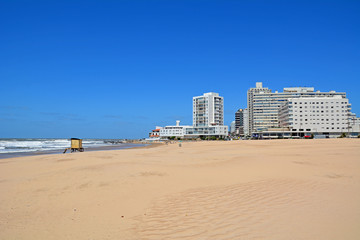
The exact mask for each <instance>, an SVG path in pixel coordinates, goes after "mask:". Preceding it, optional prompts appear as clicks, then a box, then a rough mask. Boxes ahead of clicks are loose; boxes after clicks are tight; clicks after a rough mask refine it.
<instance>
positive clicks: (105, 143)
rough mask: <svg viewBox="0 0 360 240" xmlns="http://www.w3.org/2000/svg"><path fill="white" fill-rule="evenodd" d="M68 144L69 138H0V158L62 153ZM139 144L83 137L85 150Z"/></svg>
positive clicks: (119, 147) (121, 147)
mask: <svg viewBox="0 0 360 240" xmlns="http://www.w3.org/2000/svg"><path fill="white" fill-rule="evenodd" d="M70 145H71V144H70V139H64V138H51V139H49V138H0V158H8V157H18V156H29V155H38V154H54V153H63V151H64V150H65V148H68V147H70ZM139 146H144V144H131V143H123V142H122V141H121V140H114V139H83V148H84V149H85V151H96V150H110V149H123V148H132V147H139ZM68 152H70V151H68Z"/></svg>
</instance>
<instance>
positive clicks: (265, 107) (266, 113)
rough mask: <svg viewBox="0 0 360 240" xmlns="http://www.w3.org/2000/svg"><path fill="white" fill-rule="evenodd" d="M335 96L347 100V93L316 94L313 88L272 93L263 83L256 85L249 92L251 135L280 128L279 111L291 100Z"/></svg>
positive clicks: (298, 88)
mask: <svg viewBox="0 0 360 240" xmlns="http://www.w3.org/2000/svg"><path fill="white" fill-rule="evenodd" d="M334 96H339V97H341V98H346V94H345V93H341V92H339V93H338V92H335V91H330V92H320V91H316V92H315V91H314V88H312V87H294V88H284V90H283V92H277V91H275V92H274V93H272V92H271V90H270V89H268V88H263V87H262V84H261V83H256V88H250V89H249V91H248V110H249V126H248V131H249V134H250V135H252V134H253V133H254V132H261V131H266V130H267V129H270V128H279V127H280V125H279V110H280V107H281V106H282V105H283V104H284V103H285V102H286V101H287V100H288V99H289V98H292V99H294V98H314V97H334Z"/></svg>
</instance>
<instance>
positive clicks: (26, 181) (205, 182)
mask: <svg viewBox="0 0 360 240" xmlns="http://www.w3.org/2000/svg"><path fill="white" fill-rule="evenodd" d="M0 239H7V240H10V239H17V240H18V239H37V240H38V239H154V240H155V239H156V240H159V239H277V240H279V239H284V240H285V239H286V240H288V239H307V240H308V239H317V240H319V239H320V240H321V239H324V240H329V239H339V240H340V239H341V240H344V239H349V240H350V239H351V240H353V239H360V139H323V140H271V141H228V142H221V141H214V142H189V143H187V142H183V143H182V147H179V146H178V144H169V145H162V146H158V147H155V148H136V149H126V150H112V151H98V152H84V153H73V154H64V155H60V154H59V155H42V156H32V157H21V158H11V159H0Z"/></svg>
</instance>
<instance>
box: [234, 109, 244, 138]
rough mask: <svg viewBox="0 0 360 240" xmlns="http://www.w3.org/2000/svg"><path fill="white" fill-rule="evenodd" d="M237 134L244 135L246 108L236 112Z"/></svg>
mask: <svg viewBox="0 0 360 240" xmlns="http://www.w3.org/2000/svg"><path fill="white" fill-rule="evenodd" d="M235 134H236V135H238V136H243V135H244V109H239V110H237V111H236V112H235Z"/></svg>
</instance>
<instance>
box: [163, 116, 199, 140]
mask: <svg viewBox="0 0 360 240" xmlns="http://www.w3.org/2000/svg"><path fill="white" fill-rule="evenodd" d="M191 127H192V126H180V121H179V120H178V121H176V125H175V126H166V127H163V128H162V129H160V137H161V138H169V137H177V138H178V137H179V138H183V137H184V136H185V134H186V129H187V128H191Z"/></svg>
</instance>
